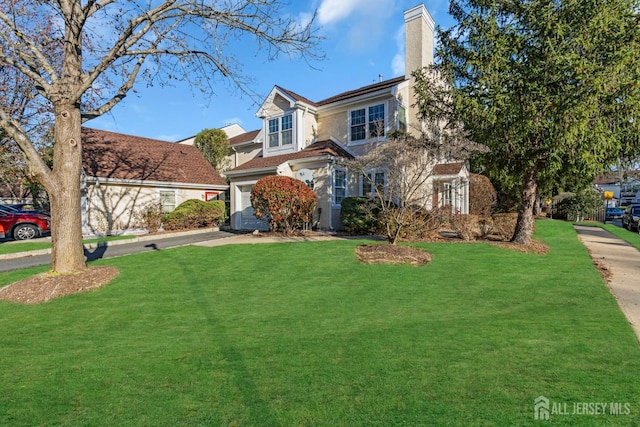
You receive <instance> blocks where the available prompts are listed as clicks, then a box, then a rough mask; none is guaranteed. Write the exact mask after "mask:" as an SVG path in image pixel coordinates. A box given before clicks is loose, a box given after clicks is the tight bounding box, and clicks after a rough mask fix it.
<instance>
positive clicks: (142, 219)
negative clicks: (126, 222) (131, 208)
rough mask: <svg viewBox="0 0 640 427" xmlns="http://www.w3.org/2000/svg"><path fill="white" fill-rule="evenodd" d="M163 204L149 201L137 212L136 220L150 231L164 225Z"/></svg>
mask: <svg viewBox="0 0 640 427" xmlns="http://www.w3.org/2000/svg"><path fill="white" fill-rule="evenodd" d="M163 216H164V214H163V213H162V205H161V204H160V203H147V204H146V205H144V206H143V207H142V209H140V210H139V211H138V212H136V214H135V217H136V220H137V221H138V222H139V223H140V225H141V226H142V227H144V228H146V229H147V230H148V231H150V232H152V231H156V230H158V229H159V228H160V226H162V218H163Z"/></svg>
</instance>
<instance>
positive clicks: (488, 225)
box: [478, 215, 493, 239]
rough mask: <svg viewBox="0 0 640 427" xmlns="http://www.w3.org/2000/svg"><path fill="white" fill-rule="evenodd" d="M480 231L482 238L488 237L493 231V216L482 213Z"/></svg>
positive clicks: (479, 221)
mask: <svg viewBox="0 0 640 427" xmlns="http://www.w3.org/2000/svg"><path fill="white" fill-rule="evenodd" d="M478 231H479V232H480V237H481V238H482V239H485V238H487V236H488V235H489V234H491V232H492V231H493V218H492V217H491V216H489V215H482V216H479V217H478Z"/></svg>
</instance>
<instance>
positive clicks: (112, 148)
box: [82, 127, 227, 186]
mask: <svg viewBox="0 0 640 427" xmlns="http://www.w3.org/2000/svg"><path fill="white" fill-rule="evenodd" d="M82 145H83V155H82V160H83V162H82V167H83V169H84V172H85V174H86V175H87V176H90V177H96V178H110V179H122V180H136V181H159V182H171V183H185V184H202V185H211V186H226V185H227V184H226V182H225V180H224V179H223V178H222V177H221V176H220V174H219V173H218V172H217V171H216V170H215V169H214V167H213V166H211V164H210V163H209V162H208V161H207V160H206V159H205V158H204V157H203V156H202V154H201V153H200V152H199V151H198V149H197V148H195V147H194V146H192V145H184V144H178V143H174V142H166V141H160V140H157V139H149V138H142V137H139V136H132V135H125V134H121V133H115V132H108V131H104V130H98V129H91V128H85V127H83V128H82Z"/></svg>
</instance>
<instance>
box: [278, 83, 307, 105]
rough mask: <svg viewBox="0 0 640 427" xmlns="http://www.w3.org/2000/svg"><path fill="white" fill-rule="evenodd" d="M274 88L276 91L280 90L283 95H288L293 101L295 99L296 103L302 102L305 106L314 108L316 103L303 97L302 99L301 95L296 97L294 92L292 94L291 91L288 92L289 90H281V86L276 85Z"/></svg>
mask: <svg viewBox="0 0 640 427" xmlns="http://www.w3.org/2000/svg"><path fill="white" fill-rule="evenodd" d="M276 87H277V88H278V89H280V90H281V91H282V92H284V93H286V94H287V95H289V96H290V97H291V98H293V99H295V100H296V101H298V102H304V103H305V104H309V105H311V106H314V107H315V106H316V103H315V102H313V101H311V100H310V99H307V98H305V97H304V96H302V95H298V94H297V93H295V92H293V91H291V90H289V89H285V88H283V87H282V86H278V85H276Z"/></svg>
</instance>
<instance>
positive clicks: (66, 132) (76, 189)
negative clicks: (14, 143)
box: [48, 105, 86, 273]
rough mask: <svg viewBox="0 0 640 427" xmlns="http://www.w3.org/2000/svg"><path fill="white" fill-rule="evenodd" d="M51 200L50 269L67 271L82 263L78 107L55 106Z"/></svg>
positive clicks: (83, 263)
mask: <svg viewBox="0 0 640 427" xmlns="http://www.w3.org/2000/svg"><path fill="white" fill-rule="evenodd" d="M55 113H56V124H55V144H56V150H55V155H54V160H53V182H52V183H51V184H52V185H49V187H50V188H48V190H49V198H50V202H51V241H52V248H51V269H52V271H56V272H59V273H70V272H74V271H78V270H82V269H84V268H85V267H86V265H85V262H84V249H83V246H82V214H81V212H80V210H81V201H80V185H79V182H80V176H81V169H82V143H81V140H80V138H81V118H80V108H79V106H77V105H61V106H56V108H55Z"/></svg>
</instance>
